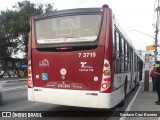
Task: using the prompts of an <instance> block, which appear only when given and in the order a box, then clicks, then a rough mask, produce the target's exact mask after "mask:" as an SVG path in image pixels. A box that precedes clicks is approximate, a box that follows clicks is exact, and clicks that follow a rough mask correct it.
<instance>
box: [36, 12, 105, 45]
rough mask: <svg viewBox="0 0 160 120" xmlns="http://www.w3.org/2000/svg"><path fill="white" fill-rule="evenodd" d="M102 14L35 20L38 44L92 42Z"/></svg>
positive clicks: (96, 35)
mask: <svg viewBox="0 0 160 120" xmlns="http://www.w3.org/2000/svg"><path fill="white" fill-rule="evenodd" d="M101 20H102V15H76V16H64V17H57V18H49V19H43V20H39V21H36V39H37V43H38V44H58V43H77V42H94V41H96V40H97V37H98V34H99V30H100V25H101Z"/></svg>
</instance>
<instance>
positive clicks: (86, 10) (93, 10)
mask: <svg viewBox="0 0 160 120" xmlns="http://www.w3.org/2000/svg"><path fill="white" fill-rule="evenodd" d="M74 13H76V14H77V13H78V14H81V13H83V14H84V13H87V14H88V13H101V11H100V8H77V9H66V10H60V11H53V12H48V13H44V14H41V15H37V17H38V18H43V17H50V16H59V15H64V14H74Z"/></svg>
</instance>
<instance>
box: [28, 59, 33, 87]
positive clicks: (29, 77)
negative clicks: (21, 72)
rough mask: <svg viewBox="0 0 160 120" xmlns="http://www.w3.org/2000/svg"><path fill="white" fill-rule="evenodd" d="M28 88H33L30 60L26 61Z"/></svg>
mask: <svg viewBox="0 0 160 120" xmlns="http://www.w3.org/2000/svg"><path fill="white" fill-rule="evenodd" d="M28 87H33V81H32V68H31V60H29V61H28Z"/></svg>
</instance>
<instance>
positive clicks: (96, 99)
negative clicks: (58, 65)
mask: <svg viewBox="0 0 160 120" xmlns="http://www.w3.org/2000/svg"><path fill="white" fill-rule="evenodd" d="M93 93H94V94H93ZM28 94H30V96H29V97H28V100H30V101H37V102H44V103H51V104H53V103H54V104H59V105H66V106H78V107H90V108H99V109H100V108H107V109H109V108H113V107H114V106H115V105H117V104H118V103H120V102H121V100H122V98H123V96H122V94H123V87H121V88H120V90H116V91H113V92H112V93H99V91H86V90H65V89H50V88H42V87H34V88H29V90H28ZM92 94H93V95H92ZM31 95H33V96H34V97H32V96H31ZM44 95H45V97H44ZM117 95H121V96H119V97H117Z"/></svg>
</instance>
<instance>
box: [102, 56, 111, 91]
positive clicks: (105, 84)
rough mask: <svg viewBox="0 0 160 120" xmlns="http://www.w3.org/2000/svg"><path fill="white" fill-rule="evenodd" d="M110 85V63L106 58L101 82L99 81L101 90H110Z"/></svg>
mask: <svg viewBox="0 0 160 120" xmlns="http://www.w3.org/2000/svg"><path fill="white" fill-rule="evenodd" d="M110 86H111V71H110V63H109V61H108V60H106V59H104V67H103V74H102V83H101V92H107V93H109V92H110V89H109V88H110Z"/></svg>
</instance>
